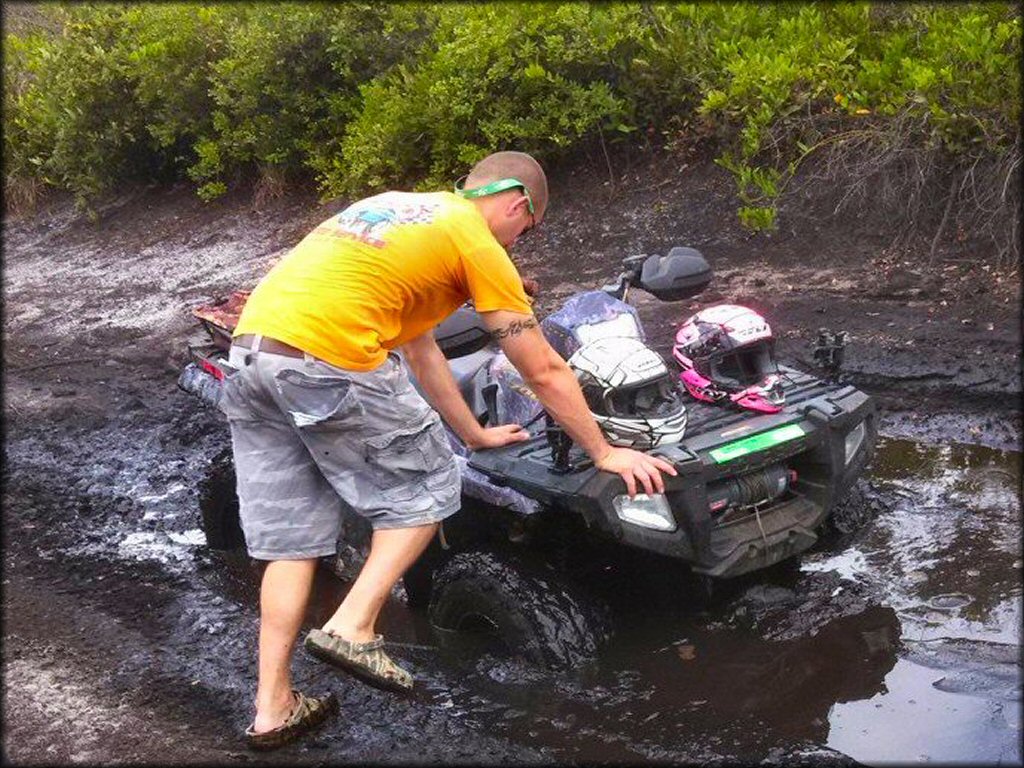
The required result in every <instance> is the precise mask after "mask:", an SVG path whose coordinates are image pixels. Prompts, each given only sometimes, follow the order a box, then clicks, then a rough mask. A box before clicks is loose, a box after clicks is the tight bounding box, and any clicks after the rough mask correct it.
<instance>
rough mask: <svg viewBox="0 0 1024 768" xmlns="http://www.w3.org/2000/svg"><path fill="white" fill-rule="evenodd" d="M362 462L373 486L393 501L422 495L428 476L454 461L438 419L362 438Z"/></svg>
mask: <svg viewBox="0 0 1024 768" xmlns="http://www.w3.org/2000/svg"><path fill="white" fill-rule="evenodd" d="M366 461H367V463H368V464H369V465H370V467H371V468H372V469H373V470H374V471H375V472H376V478H375V479H376V485H377V486H378V487H379V488H380V489H381V490H382V491H383V492H384V493H385V495H386V496H387V497H388V498H389V499H390V500H394V501H401V500H408V499H411V498H412V497H414V496H416V495H418V494H422V493H423V492H424V490H425V485H426V483H427V480H428V478H429V476H430V475H432V474H433V473H435V472H437V471H439V470H441V469H442V468H444V467H445V465H447V464H449V463H452V462H454V461H455V458H454V456H453V455H452V449H451V445H449V443H448V439H447V438H446V437H445V431H444V427H443V426H442V425H441V423H440V421H439V420H436V419H435V420H432V421H431V422H430V423H429V424H426V425H423V424H420V425H418V426H416V427H413V428H408V427H406V428H403V429H397V430H395V431H393V432H385V433H384V434H383V435H378V436H376V437H371V438H369V439H368V440H367V441H366Z"/></svg>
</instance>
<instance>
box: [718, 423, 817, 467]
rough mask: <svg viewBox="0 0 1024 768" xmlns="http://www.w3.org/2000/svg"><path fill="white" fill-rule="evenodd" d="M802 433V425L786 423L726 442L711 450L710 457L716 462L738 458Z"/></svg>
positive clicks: (791, 438) (792, 438)
mask: <svg viewBox="0 0 1024 768" xmlns="http://www.w3.org/2000/svg"><path fill="white" fill-rule="evenodd" d="M803 435H804V430H803V427H801V426H800V425H799V424H787V425H786V426H784V427H777V428H776V429H770V430H768V431H767V432H761V433H760V434H757V435H751V436H750V437H744V438H743V439H741V440H736V441H735V442H732V443H726V444H725V445H723V446H722V447H721V448H715V450H713V451H711V458H712V459H714V460H715V463H716V464H723V463H725V462H727V461H732V460H733V459H738V458H739V457H740V456H746V455H747V454H748V453H756V452H757V451H763V450H764V449H765V448H771V447H772V446H773V445H778V444H779V443H784V442H786V441H787V440H794V439H796V438H798V437H803Z"/></svg>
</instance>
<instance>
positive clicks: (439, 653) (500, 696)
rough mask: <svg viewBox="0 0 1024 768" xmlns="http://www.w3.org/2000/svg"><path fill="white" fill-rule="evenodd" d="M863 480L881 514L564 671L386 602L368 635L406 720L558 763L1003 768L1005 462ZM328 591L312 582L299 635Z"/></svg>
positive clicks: (913, 466) (1012, 575)
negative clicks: (402, 692) (410, 698)
mask: <svg viewBox="0 0 1024 768" xmlns="http://www.w3.org/2000/svg"><path fill="white" fill-rule="evenodd" d="M874 466H875V469H874V473H873V475H872V485H873V491H872V492H873V493H874V494H876V495H877V496H878V498H879V499H881V500H882V502H883V503H884V506H885V507H886V511H885V512H884V513H883V514H881V515H880V516H879V518H878V519H877V520H876V521H875V522H874V523H873V524H872V525H871V526H870V527H868V528H867V529H865V530H863V531H861V532H860V533H859V534H856V535H854V536H853V537H851V538H850V539H848V540H846V541H841V542H838V543H833V546H834V547H835V548H836V551H831V550H829V549H827V548H825V547H822V548H820V549H819V550H817V551H813V552H811V553H808V554H807V555H805V556H804V558H803V559H802V562H801V564H800V565H799V567H792V566H791V567H789V568H782V569H778V570H777V571H773V572H771V573H769V574H766V575H762V576H759V577H756V578H748V579H746V580H744V581H742V582H737V583H736V584H733V585H730V586H729V587H727V588H725V589H723V590H721V594H719V595H717V596H715V597H713V598H712V599H711V600H690V599H688V597H689V596H688V595H687V594H686V590H688V589H692V588H693V585H692V584H689V583H679V584H678V588H675V586H673V585H667V586H666V585H662V588H660V589H656V590H654V591H652V593H651V595H650V599H648V600H646V601H643V602H642V603H641V604H640V605H639V606H638V607H636V608H634V609H633V610H625V611H622V610H619V611H618V612H617V615H616V617H615V618H616V625H617V626H616V635H615V637H614V639H613V640H612V641H611V642H610V643H609V644H608V645H607V647H606V648H605V649H604V651H603V652H602V654H601V656H600V658H599V659H597V660H596V661H595V662H594V663H592V664H589V665H584V666H581V667H580V668H577V669H574V670H571V671H569V672H559V673H555V672H550V671H547V670H541V669H538V668H536V667H533V666H530V665H528V664H526V663H521V662H518V661H516V660H509V659H508V658H505V657H503V656H502V655H501V654H500V653H495V647H494V643H493V642H488V641H487V640H486V639H476V638H471V637H459V638H450V637H449V638H445V639H443V640H442V638H439V636H438V635H437V634H436V633H435V632H432V631H431V629H430V627H429V626H428V624H427V622H426V620H425V617H424V616H423V615H422V614H421V613H418V612H413V611H411V610H409V609H407V608H406V607H405V606H404V605H402V604H401V602H399V601H392V603H391V604H390V605H389V606H388V610H387V611H386V613H385V615H384V616H383V618H382V625H381V629H382V631H383V632H384V633H385V634H386V636H387V637H388V638H389V642H390V645H391V648H392V650H393V651H394V653H395V654H396V656H398V657H400V658H402V659H403V660H404V661H406V662H407V663H408V664H409V665H410V666H411V667H412V668H413V669H414V671H415V673H416V675H417V676H418V678H419V679H420V680H421V683H422V685H421V687H420V692H419V694H418V696H419V699H420V700H421V701H422V703H423V704H424V705H426V706H427V707H429V708H430V709H432V710H434V711H438V710H439V711H441V712H443V713H444V714H445V716H447V717H448V718H451V719H452V720H457V721H459V722H460V723H461V724H462V725H463V726H466V727H468V728H470V729H471V730H479V731H483V732H485V733H488V734H491V735H494V736H498V737H501V738H503V739H508V740H509V741H511V742H514V743H519V744H522V745H524V746H528V747H531V748H534V749H539V750H541V751H542V752H543V753H544V754H547V755H551V756H553V757H554V758H555V759H556V760H558V761H582V762H592V761H611V762H635V761H637V760H658V761H678V760H685V761H694V760H697V761H706V760H715V759H719V758H722V757H726V758H728V759H738V760H743V761H746V760H761V759H764V758H765V757H768V758H772V759H783V758H784V759H786V760H787V761H794V760H796V761H804V760H806V761H807V762H813V763H822V762H824V763H829V764H844V763H846V762H848V761H849V759H850V758H852V759H853V760H856V761H857V762H861V763H865V764H869V765H870V764H881V763H885V762H893V761H895V762H918V761H928V762H1019V761H1020V759H1021V751H1020V746H1019V743H1020V728H1021V721H1020V690H1021V671H1020V659H1019V648H1020V624H1021V580H1020V574H1021V551H1020V543H1019V539H1018V535H1019V530H1020V525H1021V513H1020V502H1019V499H1018V497H1017V488H1018V486H1019V481H1020V477H1021V456H1020V454H1019V453H1015V452H1005V451H997V450H992V449H988V448H983V447H978V446H965V445H955V444H954V445H942V446H930V445H925V444H920V443H915V442H912V441H907V440H900V439H882V440H881V441H880V445H879V450H878V455H877V457H876V460H875V465H874ZM237 573H239V572H238V571H236V574H237ZM652 576H653V578H655V579H657V577H658V575H657V574H653V575H652ZM666 578H670V577H669V576H668V575H667V574H666ZM242 582H244V578H242V579H241V580H236V587H235V594H236V597H241V593H240V592H238V591H237V589H238V587H239V585H240V584H241V583H242ZM345 588H346V587H345V585H344V584H343V583H342V582H339V581H338V580H337V579H335V578H333V577H331V576H330V575H329V574H328V573H327V569H324V573H323V574H322V577H321V578H320V579H319V581H318V587H317V597H316V599H315V601H314V605H313V606H312V608H311V611H310V616H309V620H310V623H311V624H318V623H321V622H323V621H325V620H326V618H327V616H328V615H329V614H330V612H331V611H332V610H333V608H334V607H335V606H336V605H337V604H338V602H340V600H341V599H342V597H343V596H344V591H345Z"/></svg>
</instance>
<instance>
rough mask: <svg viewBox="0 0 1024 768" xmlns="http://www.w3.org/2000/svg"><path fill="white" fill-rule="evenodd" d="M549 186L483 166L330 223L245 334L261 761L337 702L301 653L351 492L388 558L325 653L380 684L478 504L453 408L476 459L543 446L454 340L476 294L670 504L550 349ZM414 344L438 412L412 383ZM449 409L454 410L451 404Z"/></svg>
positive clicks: (284, 265) (548, 389) (247, 504)
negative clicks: (543, 230) (507, 419)
mask: <svg viewBox="0 0 1024 768" xmlns="http://www.w3.org/2000/svg"><path fill="white" fill-rule="evenodd" d="M547 200H548V189H547V179H546V178H545V176H544V172H543V170H542V169H541V167H540V165H539V164H538V163H537V162H536V160H534V159H533V158H532V157H530V156H529V155H526V154H523V153H520V152H498V153H495V154H492V155H490V156H488V157H486V158H484V159H483V160H481V161H480V162H479V163H477V165H476V166H475V167H474V168H473V170H472V171H471V173H470V174H469V176H468V178H467V179H466V182H465V185H464V188H463V189H461V190H457V193H456V194H452V193H449V192H438V193H424V194H414V193H404V192H387V193H384V194H381V195H377V196H375V197H371V198H368V199H366V200H363V201H360V202H358V203H355V204H353V205H352V206H350V207H349V208H347V209H345V210H344V211H343V212H342V213H341V214H340V215H337V216H333V217H331V218H330V219H328V220H327V221H325V222H324V223H323V224H321V225H320V226H318V227H317V228H316V229H314V230H313V232H311V233H310V234H309V235H308V236H307V237H306V238H305V239H303V240H302V241H301V242H300V243H299V244H298V245H297V246H296V247H295V248H294V249H293V250H292V251H291V252H290V253H289V254H288V255H287V256H286V257H285V258H284V259H282V260H281V261H280V262H279V263H278V264H277V265H276V266H275V267H274V268H273V269H272V270H271V271H270V272H269V273H268V274H267V275H266V276H265V277H264V279H263V280H262V281H261V282H260V283H259V285H258V286H257V287H256V289H255V290H254V291H253V292H252V294H251V296H250V297H249V299H248V302H247V303H246V306H245V309H244V311H243V312H242V315H241V317H240V318H239V322H238V325H237V327H236V329H235V335H234V343H233V345H232V350H231V358H230V359H231V361H232V362H233V363H234V364H236V365H237V366H238V367H239V369H240V370H239V372H238V373H236V374H234V375H232V376H231V377H230V378H229V379H228V380H227V382H226V384H225V387H224V393H223V397H222V403H221V407H222V409H223V410H224V412H225V414H226V415H227V416H228V419H229V422H230V425H231V436H232V445H233V449H234V455H235V467H236V472H237V476H238V497H239V501H240V515H241V520H242V527H243V530H244V532H245V538H246V545H247V548H248V550H249V553H250V555H251V556H252V557H253V558H256V559H259V560H266V561H269V562H268V564H267V566H266V570H265V571H264V576H263V580H262V585H261V593H260V619H261V621H260V639H259V679H258V685H257V693H256V717H255V720H254V722H253V725H252V726H251V727H250V728H249V730H248V731H247V737H248V739H249V743H250V745H251V746H253V747H254V748H271V747H276V746H280V745H281V744H284V743H287V742H288V741H291V740H293V739H294V738H295V737H296V736H298V735H300V734H301V733H303V732H305V731H307V730H309V729H310V728H311V727H313V726H314V725H317V724H319V723H320V722H321V721H322V720H323V719H324V718H325V717H326V715H327V714H328V713H329V712H331V711H332V710H333V709H335V708H336V706H337V704H336V700H335V699H334V697H333V696H327V697H321V698H312V697H307V696H305V695H304V694H302V693H300V692H298V691H293V690H292V682H291V671H290V665H291V654H292V649H293V646H294V643H295V639H296V637H297V636H298V632H299V630H300V628H301V623H302V619H303V616H304V614H305V610H306V605H307V601H308V599H309V595H310V592H311V587H312V581H313V576H314V572H315V569H316V563H317V559H318V558H320V557H323V556H325V555H330V554H332V553H333V552H334V550H335V542H336V539H337V536H338V533H339V531H340V529H341V514H340V500H339V497H340V499H343V500H344V501H345V502H346V503H347V504H349V505H350V506H351V507H352V508H353V509H354V510H355V511H356V512H357V513H359V514H361V515H363V516H364V517H366V518H368V519H369V521H370V522H371V524H372V526H373V536H372V539H371V548H370V554H369V556H368V558H367V560H366V563H365V565H364V566H363V568H362V570H361V572H360V574H359V576H358V578H357V579H356V581H355V582H354V583H353V584H352V587H351V588H350V590H349V592H348V594H347V595H346V597H345V599H344V600H343V601H342V603H341V605H340V607H339V608H338V610H337V612H336V613H335V614H334V615H333V616H332V617H331V618H330V619H329V620H328V621H327V623H326V624H324V626H323V627H322V628H321V629H313V630H311V631H310V632H309V634H308V636H307V637H306V640H305V646H306V648H307V650H309V651H310V652H311V653H313V654H314V655H316V656H317V657H319V658H321V659H323V660H325V661H328V662H330V663H332V664H335V665H337V666H339V667H341V668H343V669H346V670H347V671H349V672H352V673H354V674H356V675H358V676H359V677H361V678H362V679H364V680H366V681H367V682H370V683H371V684H374V685H377V686H379V687H384V688H391V689H398V690H407V689H409V688H411V687H412V682H413V681H412V677H411V676H410V675H409V673H408V672H406V671H405V670H403V669H401V668H400V667H399V666H398V665H397V664H395V663H394V662H393V661H392V660H391V659H390V658H389V657H388V655H387V654H386V653H385V652H384V649H383V641H382V638H381V637H380V636H379V635H377V634H375V625H376V621H377V616H378V614H379V612H380V610H381V607H382V606H383V604H384V602H385V600H386V599H387V598H388V595H389V594H390V592H391V589H392V587H393V586H394V585H395V583H396V582H397V581H398V579H399V578H401V576H402V574H403V573H404V572H405V571H406V569H407V568H408V567H409V566H410V565H412V563H413V562H414V561H415V560H416V558H417V557H419V555H420V554H421V553H422V552H423V550H424V549H425V548H426V546H427V544H428V543H429V542H430V539H431V537H433V536H434V534H435V531H436V530H437V526H438V523H439V521H441V520H443V519H444V518H445V517H448V516H449V515H451V514H453V513H455V512H456V511H457V510H458V509H459V497H460V481H459V474H458V469H457V465H456V463H455V461H454V459H453V456H452V452H451V449H450V447H449V445H448V442H447V440H446V437H445V432H444V428H443V426H442V425H441V423H440V419H439V417H438V413H440V416H441V417H442V418H443V419H444V421H445V422H446V423H447V424H448V426H449V427H451V429H452V430H453V431H454V432H455V433H456V434H457V435H458V436H459V438H460V439H461V440H462V441H463V442H465V443H466V445H468V446H469V447H471V448H473V449H477V450H479V449H484V448H494V447H499V446H502V445H506V444H509V443H512V442H516V441H521V440H525V439H527V437H528V435H527V434H526V432H525V431H524V430H523V429H522V428H521V427H520V426H519V425H515V424H512V425H505V426H498V427H492V428H483V427H481V426H480V425H479V423H478V422H477V420H476V419H475V418H474V417H473V415H472V413H471V412H470V410H469V407H468V406H467V405H466V403H465V401H464V400H463V399H462V397H461V395H460V393H459V391H458V389H457V387H456V384H455V381H454V380H453V378H452V375H451V372H450V370H449V368H448V365H447V362H446V360H445V358H444V356H443V355H442V353H441V351H440V349H439V348H438V347H437V344H436V343H435V342H434V338H433V333H432V331H433V329H434V327H435V326H436V325H437V324H438V323H440V322H441V321H442V320H443V319H444V318H445V317H447V316H448V315H449V314H450V313H451V312H452V311H453V310H455V309H456V308H457V307H459V306H460V305H461V304H462V303H463V302H465V301H466V300H467V299H470V298H471V299H473V301H474V304H475V307H476V310H477V311H478V312H479V313H480V315H481V317H482V318H483V321H484V323H485V324H486V326H487V328H488V329H489V330H490V331H491V333H492V334H493V336H494V338H496V339H497V340H498V342H499V343H500V345H501V347H502V349H503V351H504V352H505V354H506V355H507V356H508V358H509V360H510V361H511V362H512V363H513V365H515V366H516V368H518V369H519V371H520V372H521V373H522V375H523V377H524V379H525V381H526V382H527V383H528V384H529V386H530V388H531V389H532V390H533V391H534V392H535V393H536V395H537V397H538V398H539V399H540V401H541V403H543V405H544V406H545V408H547V410H548V411H549V412H550V413H551V414H552V416H553V417H554V418H555V419H556V420H557V421H558V422H559V423H560V424H561V425H562V427H563V428H564V429H565V430H566V432H568V434H569V435H570V436H571V437H572V438H573V439H574V440H575V441H576V443H577V444H578V445H580V446H581V447H582V448H583V449H584V450H585V451H586V452H587V453H588V454H589V455H590V457H591V458H592V459H593V460H594V463H595V465H596V466H597V467H598V468H600V469H602V470H606V471H609V472H614V473H617V474H619V475H621V476H622V478H623V479H624V481H625V482H626V485H627V488H628V491H629V493H630V495H633V494H634V493H636V491H637V487H638V485H637V484H638V482H639V484H640V485H641V486H642V488H643V491H644V492H645V493H656V492H662V491H664V484H663V481H662V478H661V474H660V471H664V472H668V473H670V474H675V470H674V469H673V468H672V466H671V465H670V464H668V463H667V462H665V461H664V460H662V459H659V458H656V457H651V456H647V455H646V454H642V453H639V452H636V451H631V450H629V449H626V448H613V447H612V446H610V445H609V444H608V443H607V442H606V441H605V439H604V437H603V436H602V434H601V432H600V430H599V429H598V427H597V425H596V424H595V422H594V420H593V418H592V417H591V415H590V411H589V410H588V408H587V405H586V402H585V401H584V399H583V395H582V393H581V391H580V388H579V385H578V384H577V382H576V379H575V377H574V375H573V374H572V372H571V371H570V369H569V368H568V366H567V365H566V363H565V361H563V360H562V359H561V358H560V357H559V356H558V354H557V353H556V352H555V351H554V350H553V349H552V348H551V347H550V346H549V345H548V343H547V342H546V340H545V339H544V336H543V335H542V334H541V332H540V329H539V327H538V324H537V321H536V319H535V318H534V317H533V314H532V312H531V310H530V302H529V300H528V299H527V297H526V294H525V292H524V289H523V282H522V280H521V279H520V277H519V275H518V273H517V271H516V269H515V267H514V266H513V264H512V262H511V260H510V259H509V257H508V254H507V253H506V250H505V249H506V248H508V247H509V246H511V245H512V243H513V242H515V240H516V238H518V237H519V236H520V235H521V234H523V233H524V232H526V231H527V230H529V229H532V228H533V227H535V226H536V225H537V224H538V223H540V222H541V221H543V219H544V213H545V210H546V208H547ZM396 349H400V350H401V351H402V352H403V353H404V357H405V359H406V361H407V363H408V365H409V367H410V368H411V369H412V371H413V373H414V374H415V376H416V379H417V380H418V381H419V383H420V386H421V387H422V388H423V390H424V391H425V393H426V395H427V398H428V399H429V401H430V403H431V405H432V406H433V408H431V406H430V405H427V403H426V402H425V401H424V400H423V398H422V397H420V395H419V394H418V393H417V391H416V390H415V389H414V388H413V387H412V386H411V385H410V381H409V377H408V375H407V373H406V371H405V370H404V368H403V366H402V365H401V363H400V361H399V360H398V358H397V356H396V355H394V354H391V353H390V352H391V350H396ZM435 409H436V410H435Z"/></svg>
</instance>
